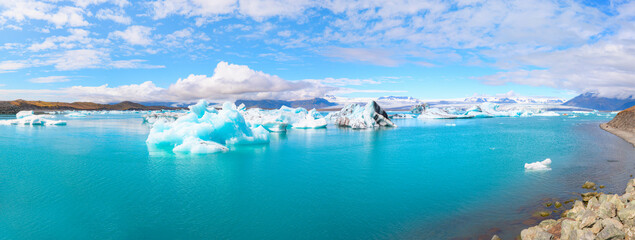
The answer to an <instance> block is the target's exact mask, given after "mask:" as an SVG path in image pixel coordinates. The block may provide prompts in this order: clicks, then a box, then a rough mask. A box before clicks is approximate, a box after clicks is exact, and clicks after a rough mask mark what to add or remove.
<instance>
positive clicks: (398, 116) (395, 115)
mask: <svg viewBox="0 0 635 240" xmlns="http://www.w3.org/2000/svg"><path fill="white" fill-rule="evenodd" d="M389 117H390V119H404V118H414V115H412V114H408V113H397V114H393V115H390V116H389Z"/></svg>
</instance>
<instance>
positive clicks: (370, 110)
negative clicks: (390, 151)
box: [326, 100, 396, 129]
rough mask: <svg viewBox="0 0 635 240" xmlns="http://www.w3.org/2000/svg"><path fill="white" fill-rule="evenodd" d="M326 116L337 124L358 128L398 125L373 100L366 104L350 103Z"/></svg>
mask: <svg viewBox="0 0 635 240" xmlns="http://www.w3.org/2000/svg"><path fill="white" fill-rule="evenodd" d="M326 118H327V119H330V120H331V121H333V123H335V125H338V126H346V127H351V128H356V129H360V128H374V127H381V126H386V127H396V125H395V124H394V123H393V122H392V121H390V119H389V118H388V114H386V111H384V109H382V108H381V107H380V106H379V105H378V104H377V103H376V102H375V101H372V100H371V101H370V102H368V103H367V104H366V105H365V106H360V105H358V104H349V105H347V106H346V107H344V108H343V109H342V110H340V111H339V112H333V113H329V115H327V116H326Z"/></svg>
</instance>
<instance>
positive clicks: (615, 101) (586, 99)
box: [563, 93, 635, 111]
mask: <svg viewBox="0 0 635 240" xmlns="http://www.w3.org/2000/svg"><path fill="white" fill-rule="evenodd" d="M563 105H565V106H575V107H583V108H589V109H595V110H600V111H618V110H624V109H627V108H630V107H632V106H635V99H634V98H633V96H630V97H628V98H625V99H619V98H607V97H600V96H599V95H598V94H597V93H583V94H580V95H578V96H577V97H574V98H572V99H571V100H569V101H567V102H565V103H564V104H563Z"/></svg>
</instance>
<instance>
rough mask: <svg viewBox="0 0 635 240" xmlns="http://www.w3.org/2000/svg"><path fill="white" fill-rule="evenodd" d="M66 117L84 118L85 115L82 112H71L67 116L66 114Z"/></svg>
mask: <svg viewBox="0 0 635 240" xmlns="http://www.w3.org/2000/svg"><path fill="white" fill-rule="evenodd" d="M66 117H73V118H82V117H86V114H84V113H82V112H71V113H69V114H66Z"/></svg>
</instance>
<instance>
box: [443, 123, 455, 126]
mask: <svg viewBox="0 0 635 240" xmlns="http://www.w3.org/2000/svg"><path fill="white" fill-rule="evenodd" d="M445 126H448V127H456V123H446V124H445Z"/></svg>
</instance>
